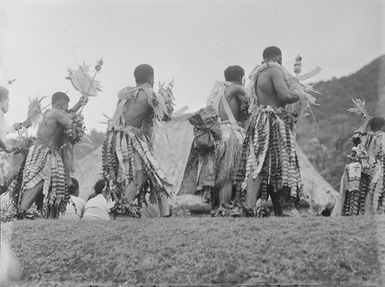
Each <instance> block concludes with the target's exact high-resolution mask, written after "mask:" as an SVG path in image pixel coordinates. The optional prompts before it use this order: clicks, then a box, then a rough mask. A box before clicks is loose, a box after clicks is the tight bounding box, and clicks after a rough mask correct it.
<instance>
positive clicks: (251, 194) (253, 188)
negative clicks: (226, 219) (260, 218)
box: [243, 176, 261, 209]
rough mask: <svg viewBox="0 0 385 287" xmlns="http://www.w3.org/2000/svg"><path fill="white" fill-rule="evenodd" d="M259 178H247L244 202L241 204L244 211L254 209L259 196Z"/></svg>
mask: <svg viewBox="0 0 385 287" xmlns="http://www.w3.org/2000/svg"><path fill="white" fill-rule="evenodd" d="M260 189H261V178H260V176H258V177H257V178H256V179H253V178H249V179H248V180H247V191H246V200H245V202H244V203H243V207H244V208H246V209H253V208H255V204H256V202H257V199H258V197H259V194H260Z"/></svg>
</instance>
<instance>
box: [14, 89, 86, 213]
mask: <svg viewBox="0 0 385 287" xmlns="http://www.w3.org/2000/svg"><path fill="white" fill-rule="evenodd" d="M87 101H88V98H87V96H82V97H81V98H80V100H79V102H78V103H77V104H76V105H75V106H74V107H73V108H72V109H71V110H70V111H71V112H73V113H76V112H77V111H78V110H79V109H80V108H81V107H82V106H84V105H85V104H86V103H87ZM69 102H70V99H69V97H68V96H67V95H66V94H65V93H62V92H57V93H55V94H53V95H52V109H50V110H48V111H47V112H45V113H44V115H43V119H42V122H41V124H40V125H39V128H38V131H37V136H36V141H35V143H34V145H33V146H32V147H31V148H30V150H29V152H28V156H27V159H26V162H25V167H24V170H23V181H22V187H21V192H20V196H19V205H18V207H19V212H20V213H19V215H20V216H22V217H23V216H24V215H25V214H26V211H27V210H28V209H29V208H30V207H31V205H32V204H33V202H35V201H36V199H37V198H38V197H39V196H41V194H42V193H43V195H44V202H45V204H44V205H45V206H46V208H47V214H46V215H45V216H47V217H49V218H57V217H58V216H59V214H60V213H64V212H65V209H66V205H67V202H68V200H69V193H68V187H69V186H70V185H71V184H72V182H71V177H70V169H71V163H70V161H71V159H70V158H69V157H68V155H69V154H70V153H69V150H70V149H71V148H72V146H71V144H70V142H69V140H70V136H69V134H68V133H67V131H68V129H73V127H72V121H71V115H70V113H69V112H70V111H69V110H68V106H69Z"/></svg>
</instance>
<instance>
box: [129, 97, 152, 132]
mask: <svg viewBox="0 0 385 287" xmlns="http://www.w3.org/2000/svg"><path fill="white" fill-rule="evenodd" d="M148 101H149V99H148V94H147V93H146V92H144V91H142V90H141V91H139V94H138V96H137V98H136V100H135V101H132V102H130V103H129V104H128V105H127V106H126V107H125V111H124V117H125V119H126V123H127V124H128V125H130V126H134V127H137V128H141V127H142V124H143V122H144V121H145V120H146V119H147V117H148V116H149V115H150V114H151V112H152V107H151V106H150V104H149V102H148Z"/></svg>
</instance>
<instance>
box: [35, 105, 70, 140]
mask: <svg viewBox="0 0 385 287" xmlns="http://www.w3.org/2000/svg"><path fill="white" fill-rule="evenodd" d="M69 121H70V117H69V115H68V114H67V113H66V112H64V111H63V110H59V109H51V110H49V111H47V112H46V113H45V115H44V117H43V120H42V123H41V124H40V126H39V129H38V131H37V138H38V140H40V141H42V142H43V143H45V144H47V145H49V146H53V147H61V146H62V145H63V144H64V140H65V139H64V129H65V128H66V126H67V125H68V123H69Z"/></svg>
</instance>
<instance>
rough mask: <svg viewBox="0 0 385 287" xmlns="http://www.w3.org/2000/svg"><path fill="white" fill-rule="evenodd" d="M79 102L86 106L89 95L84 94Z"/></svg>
mask: <svg viewBox="0 0 385 287" xmlns="http://www.w3.org/2000/svg"><path fill="white" fill-rule="evenodd" d="M79 103H80V104H81V105H82V106H85V105H86V104H87V103H88V96H87V95H82V96H81V97H80V100H79Z"/></svg>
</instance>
